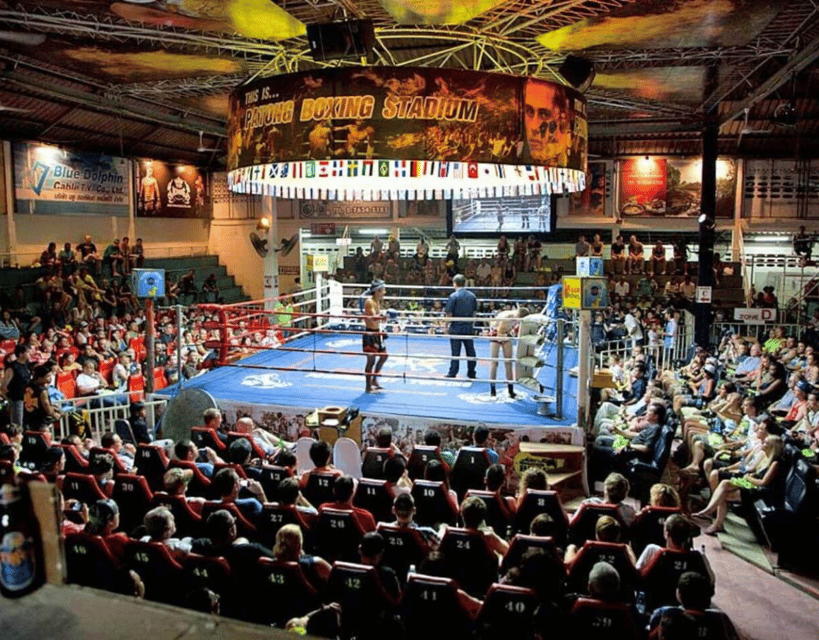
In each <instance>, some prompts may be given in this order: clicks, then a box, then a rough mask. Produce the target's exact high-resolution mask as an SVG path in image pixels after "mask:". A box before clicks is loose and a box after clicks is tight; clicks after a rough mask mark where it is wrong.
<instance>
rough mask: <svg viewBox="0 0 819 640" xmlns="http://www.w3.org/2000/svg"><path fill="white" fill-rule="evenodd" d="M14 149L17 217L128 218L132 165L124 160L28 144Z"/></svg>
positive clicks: (23, 143) (22, 143)
mask: <svg viewBox="0 0 819 640" xmlns="http://www.w3.org/2000/svg"><path fill="white" fill-rule="evenodd" d="M13 149H14V196H15V198H16V200H17V211H18V212H19V213H41V214H51V215H89V214H91V215H93V214H99V215H107V216H127V215H128V209H129V204H128V203H129V200H130V197H131V188H130V185H131V180H130V163H129V162H128V161H127V160H125V159H124V158H115V157H113V156H106V155H103V154H100V153H76V152H73V151H65V150H63V149H59V148H57V147H51V146H48V145H40V144H31V143H26V142H17V143H15V144H14V147H13Z"/></svg>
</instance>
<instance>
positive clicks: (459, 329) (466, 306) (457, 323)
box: [444, 273, 478, 378]
mask: <svg viewBox="0 0 819 640" xmlns="http://www.w3.org/2000/svg"><path fill="white" fill-rule="evenodd" d="M452 285H453V286H454V287H455V291H454V292H453V293H451V294H450V295H449V299H448V300H447V302H446V308H445V310H444V312H445V313H446V315H447V316H449V317H450V318H453V317H454V318H458V320H453V321H451V322H450V323H449V334H450V335H452V336H463V337H452V338H450V339H449V344H450V347H451V351H452V360H450V363H449V373H447V376H446V377H447V378H454V377H455V376H457V375H458V368H459V365H460V362H459V359H458V358H459V357H460V355H461V345H463V347H464V350H465V351H466V356H467V358H468V360H467V361H466V371H467V373H466V375H467V377H468V378H474V377H475V367H476V364H477V360H476V358H475V341H474V340H472V338H471V336H472V335H473V334H474V333H475V326H474V322H472V320H469V319H468V318H474V317H475V312H476V311H477V309H478V299H477V298H476V297H475V294H474V293H472V292H471V291H469V290H468V289H466V278H465V277H464V275H463V274H461V273H459V274H457V275H456V276H455V277H454V278H453V279H452ZM467 336H469V337H467Z"/></svg>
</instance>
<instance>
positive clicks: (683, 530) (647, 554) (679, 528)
mask: <svg viewBox="0 0 819 640" xmlns="http://www.w3.org/2000/svg"><path fill="white" fill-rule="evenodd" d="M694 529H695V528H694V527H693V526H692V525H691V524H689V523H688V521H687V520H686V519H685V518H684V517H683V516H681V515H679V514H673V515H671V516H669V517H668V519H667V520H666V521H665V526H664V527H663V533H664V535H665V548H666V549H670V550H672V551H685V552H692V553H697V554H699V553H700V552H699V551H698V550H696V549H692V548H691V547H692V543H691V535H692V533H693V532H694ZM662 549H663V547H660V546H659V545H656V544H649V545H648V546H646V548H645V549H643V552H642V553H641V554H640V557H639V558H637V570H638V571H641V572H642V571H644V570H645V569H646V568H647V567H649V566H650V565H651V563H652V562H653V561H654V558H655V556H657V554H658V553H660V552H661V551H662ZM700 555H701V557H702V561H703V563H704V566H705V569H706V571H707V573H708V576H709V579H710V582H711V584H714V572H713V570H712V569H711V565H710V563H709V562H708V558H707V557H706V556H705V555H702V554H700Z"/></svg>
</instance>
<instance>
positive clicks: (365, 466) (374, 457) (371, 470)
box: [361, 447, 393, 480]
mask: <svg viewBox="0 0 819 640" xmlns="http://www.w3.org/2000/svg"><path fill="white" fill-rule="evenodd" d="M392 454H393V451H392V449H381V448H378V447H372V448H370V449H367V450H366V451H365V452H364V458H363V460H362V461H361V475H362V476H363V477H365V478H373V479H375V480H383V479H384V462H385V461H386V460H387V458H389V457H390V456H391V455H392Z"/></svg>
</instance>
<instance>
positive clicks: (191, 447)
mask: <svg viewBox="0 0 819 640" xmlns="http://www.w3.org/2000/svg"><path fill="white" fill-rule="evenodd" d="M173 453H174V456H175V457H176V459H177V460H179V461H181V462H192V463H194V464H196V466H197V468H198V469H199V471H201V472H202V474H203V475H204V476H205V477H206V478H212V477H213V469H214V465H216V464H224V460H222V459H221V458H220V457H219V456H218V455H216V452H215V451H214V450H213V449H211V448H210V447H203V448H202V449H197V448H196V445H195V444H193V442H191V441H190V440H180V441H179V442H177V443H176V445H174V448H173ZM200 454H203V455H204V457H205V459H206V460H207V462H203V461H200V460H199V457H200Z"/></svg>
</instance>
